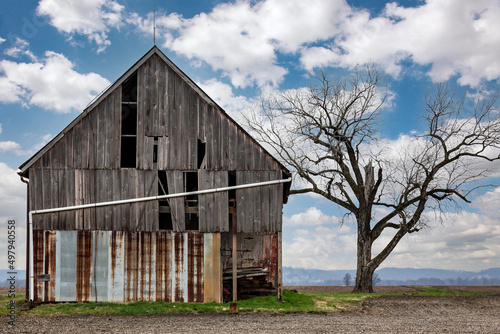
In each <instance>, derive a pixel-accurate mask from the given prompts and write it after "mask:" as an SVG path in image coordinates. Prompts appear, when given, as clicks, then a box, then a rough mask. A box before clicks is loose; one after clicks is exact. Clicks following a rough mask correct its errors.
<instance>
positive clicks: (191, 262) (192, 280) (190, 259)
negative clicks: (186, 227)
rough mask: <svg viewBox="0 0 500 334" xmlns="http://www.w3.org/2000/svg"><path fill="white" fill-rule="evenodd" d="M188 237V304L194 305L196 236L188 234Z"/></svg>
mask: <svg viewBox="0 0 500 334" xmlns="http://www.w3.org/2000/svg"><path fill="white" fill-rule="evenodd" d="M187 236H188V254H187V255H188V263H187V267H188V268H187V269H188V276H187V279H188V285H187V289H188V300H187V301H188V302H189V303H192V302H194V293H195V291H193V290H194V286H195V285H194V283H195V273H194V269H195V254H194V252H195V249H196V248H195V244H194V234H193V233H188V234H187Z"/></svg>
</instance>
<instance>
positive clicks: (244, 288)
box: [223, 267, 276, 300]
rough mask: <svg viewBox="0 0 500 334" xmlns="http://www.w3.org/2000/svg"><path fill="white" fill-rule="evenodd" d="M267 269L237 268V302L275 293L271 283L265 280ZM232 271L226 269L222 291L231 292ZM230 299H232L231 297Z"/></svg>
mask: <svg viewBox="0 0 500 334" xmlns="http://www.w3.org/2000/svg"><path fill="white" fill-rule="evenodd" d="M266 275H267V268H261V267H249V268H238V270H237V271H236V277H237V278H238V300H243V299H249V298H252V297H257V296H268V295H270V294H272V293H275V292H276V289H275V288H274V287H273V284H272V283H271V282H268V281H267V280H266ZM232 281H233V269H232V268H228V269H226V270H224V273H223V283H224V290H225V291H231V290H232ZM228 297H229V296H228ZM231 298H232V297H231Z"/></svg>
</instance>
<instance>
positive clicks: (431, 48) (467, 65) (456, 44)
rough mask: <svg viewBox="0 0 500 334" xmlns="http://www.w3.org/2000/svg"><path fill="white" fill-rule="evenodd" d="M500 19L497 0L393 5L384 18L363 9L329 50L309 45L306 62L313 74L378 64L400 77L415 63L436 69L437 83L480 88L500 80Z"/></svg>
mask: <svg viewBox="0 0 500 334" xmlns="http://www.w3.org/2000/svg"><path fill="white" fill-rule="evenodd" d="M499 15H500V4H499V2H498V1H495V0H480V1H468V0H458V1H437V0H427V1H426V2H425V3H423V4H422V5H421V6H418V7H411V8H406V7H403V6H399V5H398V4H397V3H395V2H392V3H388V4H387V5H386V7H385V10H384V12H383V13H382V15H380V16H379V17H371V16H370V13H369V12H368V11H366V10H360V11H357V12H356V13H354V14H353V15H352V16H351V17H350V18H348V19H347V20H345V21H344V22H342V23H341V24H342V33H340V34H338V35H337V36H335V37H334V39H333V40H332V41H331V43H330V46H329V47H310V48H307V47H306V48H305V49H304V51H303V52H302V58H301V60H302V63H303V65H304V67H305V68H307V69H309V70H310V69H312V68H314V67H318V66H343V67H352V66H355V65H357V64H364V63H368V62H376V63H379V64H382V65H383V66H384V68H385V70H386V71H387V72H388V73H390V74H392V75H394V76H397V75H399V74H400V72H401V71H402V65H401V62H402V61H403V60H405V61H406V60H411V61H413V62H414V63H415V64H419V65H425V66H427V65H430V66H431V69H430V71H429V72H428V75H429V76H430V77H431V78H432V80H434V81H444V80H448V79H449V78H450V77H452V76H454V75H458V76H459V80H458V81H459V83H460V84H462V85H471V86H477V85H479V84H480V82H481V80H494V79H498V78H499V77H500V60H499V59H498V54H499V52H500V36H499V35H498V34H497V31H498V29H499V28H500V22H499V20H498V17H499Z"/></svg>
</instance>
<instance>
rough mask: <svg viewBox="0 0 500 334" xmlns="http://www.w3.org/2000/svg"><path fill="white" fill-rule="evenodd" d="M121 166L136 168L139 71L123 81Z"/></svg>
mask: <svg viewBox="0 0 500 334" xmlns="http://www.w3.org/2000/svg"><path fill="white" fill-rule="evenodd" d="M121 116H122V117H121V144H120V145H121V147H120V166H121V167H122V168H135V166H136V156H137V148H136V146H137V73H134V74H132V75H131V76H130V77H129V78H128V79H127V80H125V81H124V82H123V83H122V103H121Z"/></svg>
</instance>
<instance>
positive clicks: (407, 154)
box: [245, 67, 500, 292]
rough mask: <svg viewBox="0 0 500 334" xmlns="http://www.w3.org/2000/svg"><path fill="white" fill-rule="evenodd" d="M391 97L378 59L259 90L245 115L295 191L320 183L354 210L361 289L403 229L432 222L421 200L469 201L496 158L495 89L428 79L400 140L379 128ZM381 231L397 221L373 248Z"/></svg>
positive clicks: (321, 190)
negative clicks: (390, 140)
mask: <svg viewBox="0 0 500 334" xmlns="http://www.w3.org/2000/svg"><path fill="white" fill-rule="evenodd" d="M390 97H391V95H390V91H389V87H388V86H387V84H386V83H385V81H384V77H383V75H382V74H381V72H380V71H379V70H378V69H377V68H374V67H367V68H364V69H360V70H358V71H356V72H354V73H353V74H351V75H349V76H346V77H343V78H333V77H331V76H329V75H327V74H325V73H323V72H321V73H320V74H319V75H318V76H317V77H316V78H315V81H314V83H313V85H311V87H310V88H303V89H296V90H287V91H281V92H276V93H273V94H270V95H268V96H266V97H263V98H262V101H261V104H260V106H259V108H256V109H255V110H253V112H250V113H248V114H247V115H246V116H245V118H246V122H247V126H248V128H249V129H250V131H251V132H252V134H253V135H254V136H255V137H256V138H257V139H258V140H259V141H261V142H263V143H265V144H266V145H268V146H270V147H271V149H272V150H274V152H275V154H276V155H277V156H279V157H280V159H281V160H282V161H283V163H285V164H286V165H287V166H289V167H290V169H291V170H292V171H293V172H294V175H295V179H294V181H295V182H294V183H295V189H294V190H292V194H300V193H308V192H314V193H316V194H319V195H321V196H323V197H324V198H326V199H328V200H330V201H331V202H332V203H335V204H336V205H338V206H340V207H341V208H343V209H344V212H345V213H346V215H351V216H353V217H354V218H355V221H356V225H357V236H358V237H357V276H356V284H355V287H354V291H357V292H371V291H373V283H372V276H373V273H374V271H375V269H376V268H377V267H379V265H380V264H381V263H382V262H383V261H384V260H385V259H386V258H387V257H388V256H389V254H390V253H391V252H392V251H393V250H394V248H395V247H396V245H397V244H398V243H399V241H400V240H401V239H402V238H403V237H404V236H405V235H407V234H409V233H414V232H418V231H419V230H420V229H421V228H422V227H423V226H426V224H427V223H428V222H427V221H426V220H425V219H423V215H422V214H423V212H424V211H425V210H429V209H432V210H435V211H436V212H444V211H446V210H447V209H448V208H447V206H448V205H450V204H459V202H461V201H465V202H468V201H470V196H471V192H472V191H473V190H474V189H475V188H476V187H477V184H476V183H475V181H478V180H480V179H483V178H485V177H487V176H488V172H489V170H490V167H491V164H488V163H490V162H493V161H497V160H499V159H500V155H499V152H500V150H499V148H500V119H499V113H498V109H497V108H496V104H497V101H498V96H497V94H496V93H490V92H483V93H482V94H479V95H477V96H475V98H470V97H467V96H465V95H463V96H458V94H457V93H456V91H455V90H454V89H452V88H450V86H448V85H447V84H446V83H444V84H437V85H435V86H433V87H430V88H429V90H428V91H427V93H425V98H424V101H425V102H424V103H423V104H422V113H421V115H420V117H421V118H420V119H421V120H422V124H424V125H423V127H422V130H421V131H420V132H419V133H417V134H414V135H409V136H408V140H409V142H408V145H407V146H406V147H404V148H401V147H400V148H395V147H392V146H390V145H387V144H386V140H385V138H384V137H383V136H382V135H381V132H380V131H379V129H380V127H381V126H383V117H386V115H385V114H384V110H385V109H387V107H388V106H389V105H390ZM415 103H418V101H415ZM376 209H377V212H382V213H383V214H382V215H380V214H379V215H377V216H375V215H374V210H376ZM384 231H392V237H391V239H390V241H389V242H388V243H386V244H385V245H384V247H383V250H382V251H381V252H380V253H378V254H372V245H373V243H374V242H375V241H376V240H377V239H378V238H379V237H380V235H381V234H382V233H383V232H384Z"/></svg>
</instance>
